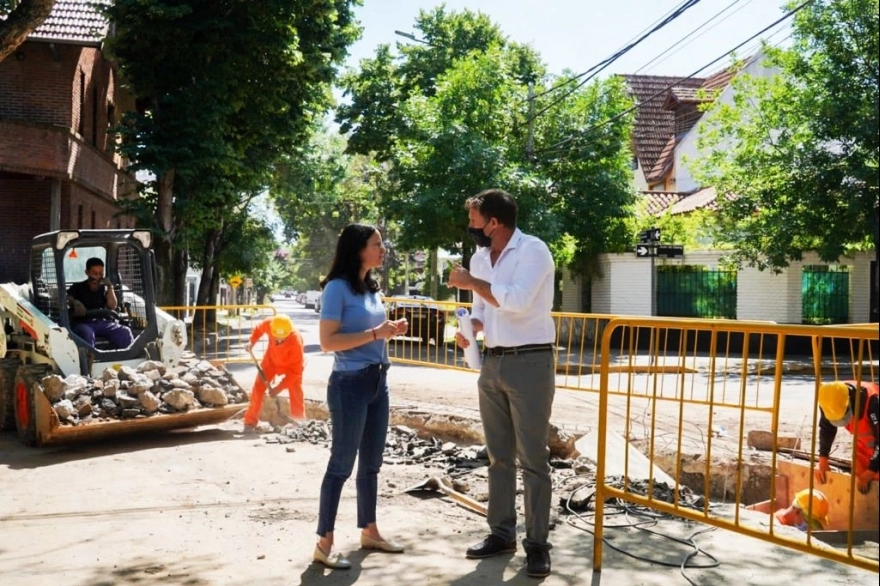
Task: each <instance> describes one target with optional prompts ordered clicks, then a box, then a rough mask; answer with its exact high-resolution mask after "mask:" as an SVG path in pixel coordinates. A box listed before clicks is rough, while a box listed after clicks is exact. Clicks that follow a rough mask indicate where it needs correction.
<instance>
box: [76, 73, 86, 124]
mask: <svg viewBox="0 0 880 586" xmlns="http://www.w3.org/2000/svg"><path fill="white" fill-rule="evenodd" d="M85 117H86V74H85V72H83V71H82V70H80V72H79V124H77V127H76V131H77V132H78V133H79V135H80V136H85V134H86V130H85Z"/></svg>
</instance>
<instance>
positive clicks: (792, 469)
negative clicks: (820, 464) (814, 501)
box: [777, 460, 880, 531]
mask: <svg viewBox="0 0 880 586" xmlns="http://www.w3.org/2000/svg"><path fill="white" fill-rule="evenodd" d="M777 469H778V471H779V473H780V474H783V475H785V476H787V477H788V495H787V496H786V501H787V503H791V501H792V499H794V495H795V494H796V493H797V492H798V491H800V490H803V489H805V488H809V486H810V475H811V473H812V472H811V470H810V467H809V465H805V464H804V463H802V462H800V461H797V460H794V461H787V460H779V461H778V462H777ZM851 480H852V477H851V476H850V475H849V474H845V473H842V472H834V471H830V470H829V471H828V472H827V481H826V482H825V484H818V483H816V482H815V481H814V488H816V489H818V490H820V491H822V493H823V494H824V495H825V497H826V498H827V499H828V501H829V504H830V505H831V507H830V511H829V512H828V527H826V528H825V529H826V530H838V531H845V530H848V529H849V527H850V524H849V515H850V507H852V514H853V523H852V528H853V529H854V530H856V531H866V530H877V529H878V528H880V496H878V495H880V488H878V486H877V484H878V483H877V482H874V483H872V484H871V490H869V491H868V494H862V493H860V492H859V491H858V490H855V492H854V493H853V492H852V491H851V490H850V482H851Z"/></svg>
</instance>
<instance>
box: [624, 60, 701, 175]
mask: <svg viewBox="0 0 880 586" xmlns="http://www.w3.org/2000/svg"><path fill="white" fill-rule="evenodd" d="M623 78H624V80H625V81H626V84H627V86H628V87H629V90H630V93H631V94H632V97H633V99H634V100H635V101H636V103H638V104H641V105H640V106H639V107H638V108H637V110H636V121H635V127H634V128H633V142H634V147H635V151H636V152H635V154H636V157H637V158H638V160H639V165H641V167H642V169H644V170H645V171H646V172H650V170H651V169H653V168H654V164H655V163H656V162H657V159H658V158H659V157H660V154H661V153H662V152H663V147H665V146H666V143H667V142H668V141H669V137H670V136H672V134H673V132H675V113H674V112H672V111H670V110H666V109H664V108H663V103H664V102H665V100H666V94H667V93H668V88H670V87H671V86H677V87H680V88H694V89H696V88H698V87H700V86H701V85H702V84H703V82H704V81H705V80H704V79H702V78H691V79H684V80H683V79H682V78H681V77H673V76H660V75H624V76H623Z"/></svg>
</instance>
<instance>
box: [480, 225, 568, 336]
mask: <svg viewBox="0 0 880 586" xmlns="http://www.w3.org/2000/svg"><path fill="white" fill-rule="evenodd" d="M490 252H491V248H481V249H479V250H478V251H477V252H476V254H474V256H473V257H472V258H471V268H470V273H471V275H473V276H474V277H476V278H478V279H482V280H483V281H487V282H489V283H491V285H492V286H491V289H492V295H494V296H495V299H496V301H498V307H495V306H493V305H490V304H488V303H486V301H485V300H484V299H483V298H482V297H480V296H479V295H477V294H474V304H473V311H472V313H471V317H472V318H473V319H478V320H480V321H481V322H482V323H483V336H485V343H486V345H487V346H489V347H492V348H494V347H496V346H508V347H509V346H522V345H524V344H552V343H554V342H555V341H556V329H555V327H554V324H553V318H552V317H550V312H551V311H552V309H553V275H554V272H555V267H554V265H553V256H552V255H551V254H550V249H549V248H547V245H546V244H544V242H543V241H542V240H540V239H539V238H536V237H534V236H529V235H528V234H523V233H522V232H521V231H520V229H519V228H517V229H516V230H514V232H513V235H512V236H511V238H510V241H509V242H508V243H507V246H505V247H504V250H502V251H501V254H500V256H499V257H498V260H497V261H496V262H495V266H492V260H491V259H490V258H489V253H490Z"/></svg>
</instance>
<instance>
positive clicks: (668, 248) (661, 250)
mask: <svg viewBox="0 0 880 586" xmlns="http://www.w3.org/2000/svg"><path fill="white" fill-rule="evenodd" d="M657 256H665V257H666V258H680V257H682V256H684V245H683V244H661V245H659V246H658V247H657Z"/></svg>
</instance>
